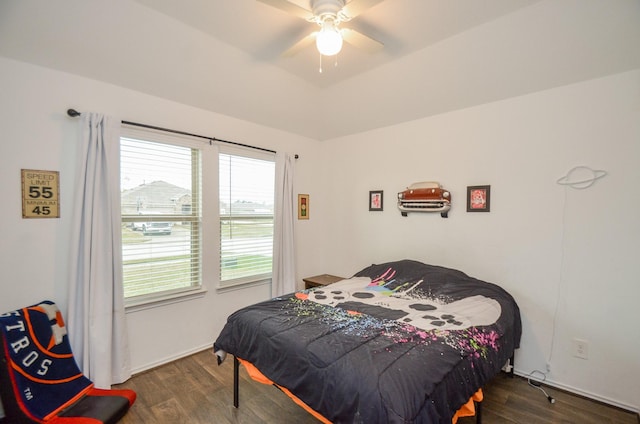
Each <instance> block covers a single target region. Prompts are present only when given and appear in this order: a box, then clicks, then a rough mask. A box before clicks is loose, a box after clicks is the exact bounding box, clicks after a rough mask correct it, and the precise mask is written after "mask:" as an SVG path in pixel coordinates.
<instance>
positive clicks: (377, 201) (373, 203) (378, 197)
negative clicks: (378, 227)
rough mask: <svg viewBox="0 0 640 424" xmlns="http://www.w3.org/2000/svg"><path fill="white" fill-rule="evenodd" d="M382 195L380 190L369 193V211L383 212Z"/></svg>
mask: <svg viewBox="0 0 640 424" xmlns="http://www.w3.org/2000/svg"><path fill="white" fill-rule="evenodd" d="M383 206H384V204H383V193H382V190H372V191H370V192H369V211H382V210H383Z"/></svg>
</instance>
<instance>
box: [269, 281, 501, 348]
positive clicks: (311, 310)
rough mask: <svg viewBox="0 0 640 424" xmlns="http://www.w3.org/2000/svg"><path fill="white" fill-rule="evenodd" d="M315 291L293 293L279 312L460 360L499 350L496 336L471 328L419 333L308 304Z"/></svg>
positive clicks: (358, 314)
mask: <svg viewBox="0 0 640 424" xmlns="http://www.w3.org/2000/svg"><path fill="white" fill-rule="evenodd" d="M318 291H320V292H321V291H322V290H319V289H317V288H316V289H310V290H305V291H302V292H297V293H295V295H294V296H293V297H291V299H290V302H293V303H294V307H293V308H289V307H288V306H284V305H283V309H282V310H283V311H284V312H285V313H287V314H288V313H290V312H293V313H294V314H295V316H297V317H301V318H311V319H316V320H318V321H319V322H321V323H322V324H324V325H326V326H327V328H328V331H329V332H334V331H340V332H342V333H343V334H346V335H348V336H352V337H358V338H361V339H364V340H372V339H374V338H376V337H384V338H385V339H387V340H389V341H390V342H391V343H392V344H394V345H401V344H405V343H412V344H415V345H429V344H433V343H441V344H443V345H447V346H449V347H451V348H452V349H454V350H456V351H457V352H459V354H460V356H461V357H470V358H471V359H473V358H480V357H482V358H485V357H486V354H487V351H488V349H492V350H494V351H497V350H498V347H499V346H498V340H499V334H498V333H497V332H496V331H494V330H491V331H488V332H485V331H483V330H482V329H481V328H478V327H475V326H470V327H467V328H461V329H455V330H450V329H440V328H432V329H422V328H419V327H417V326H415V325H412V324H408V323H405V322H402V321H398V320H395V319H384V318H377V317H374V316H372V315H369V314H367V313H361V312H358V311H352V310H349V309H343V308H342V307H334V306H333V305H327V304H323V303H320V302H316V301H312V300H311V296H312V295H313V294H314V293H315V292H318ZM385 351H389V349H388V348H387V349H385Z"/></svg>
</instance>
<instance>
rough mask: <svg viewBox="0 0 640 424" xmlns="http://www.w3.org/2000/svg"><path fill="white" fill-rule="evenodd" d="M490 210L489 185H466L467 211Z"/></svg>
mask: <svg viewBox="0 0 640 424" xmlns="http://www.w3.org/2000/svg"><path fill="white" fill-rule="evenodd" d="M490 210H491V186H490V185H482V186H468V187H467V212H489V211H490Z"/></svg>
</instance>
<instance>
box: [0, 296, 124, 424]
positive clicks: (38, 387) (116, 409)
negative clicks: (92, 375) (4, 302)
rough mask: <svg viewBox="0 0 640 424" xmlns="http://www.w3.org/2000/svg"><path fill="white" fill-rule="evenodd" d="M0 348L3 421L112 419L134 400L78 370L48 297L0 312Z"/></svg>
mask: <svg viewBox="0 0 640 424" xmlns="http://www.w3.org/2000/svg"><path fill="white" fill-rule="evenodd" d="M0 348H1V349H2V350H1V352H0V399H1V400H2V406H3V408H4V414H5V415H6V416H5V417H4V418H2V419H0V423H2V424H4V423H12V424H13V423H16V424H21V423H30V424H31V423H51V424H102V423H104V424H114V423H117V422H118V421H119V420H120V419H121V418H122V417H123V416H124V415H125V414H126V413H127V411H128V410H129V408H130V407H131V405H133V403H134V401H135V399H136V393H135V392H134V391H133V390H105V389H97V388H95V387H94V385H93V383H92V382H91V380H89V379H88V378H87V377H86V376H85V375H84V374H83V373H82V371H80V369H79V368H78V365H77V364H76V361H75V359H74V357H73V353H72V352H71V346H70V345H69V340H68V337H67V329H66V327H65V325H64V321H63V319H62V314H61V313H60V310H59V309H58V307H57V306H56V305H55V304H54V303H53V302H51V301H44V302H42V303H39V304H37V305H32V306H29V307H26V308H22V309H19V310H16V311H12V312H8V313H6V314H2V315H0ZM0 416H1V415H0Z"/></svg>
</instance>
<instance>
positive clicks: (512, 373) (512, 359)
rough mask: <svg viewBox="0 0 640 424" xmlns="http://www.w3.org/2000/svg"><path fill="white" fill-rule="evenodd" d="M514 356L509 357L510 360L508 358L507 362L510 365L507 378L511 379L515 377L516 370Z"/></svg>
mask: <svg viewBox="0 0 640 424" xmlns="http://www.w3.org/2000/svg"><path fill="white" fill-rule="evenodd" d="M515 356H516V355H515V354H514V355H511V358H509V362H510V364H511V369H510V370H509V377H511V378H513V376H514V375H515V368H516V367H515V365H514V364H515V362H514V359H515Z"/></svg>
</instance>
